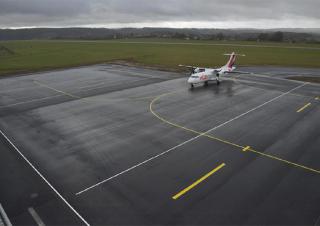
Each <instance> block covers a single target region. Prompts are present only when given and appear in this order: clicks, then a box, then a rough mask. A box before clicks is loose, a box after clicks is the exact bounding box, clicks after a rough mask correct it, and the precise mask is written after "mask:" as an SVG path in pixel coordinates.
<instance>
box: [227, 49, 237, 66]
mask: <svg viewBox="0 0 320 226" xmlns="http://www.w3.org/2000/svg"><path fill="white" fill-rule="evenodd" d="M235 62H236V55H235V53H234V52H233V53H231V55H230V59H229V61H228V63H227V67H228V69H232V66H233V65H234V63H235Z"/></svg>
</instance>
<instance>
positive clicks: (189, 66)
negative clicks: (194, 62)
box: [178, 64, 197, 68]
mask: <svg viewBox="0 0 320 226" xmlns="http://www.w3.org/2000/svg"><path fill="white" fill-rule="evenodd" d="M178 66H179V67H186V68H197V67H196V66H191V65H184V64H179V65H178Z"/></svg>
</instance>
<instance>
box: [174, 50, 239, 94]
mask: <svg viewBox="0 0 320 226" xmlns="http://www.w3.org/2000/svg"><path fill="white" fill-rule="evenodd" d="M223 55H225V56H230V58H229V60H228V62H227V64H226V65H224V66H222V67H221V68H201V67H195V66H188V65H183V64H179V66H180V67H187V68H190V69H191V75H190V77H189V79H188V83H189V84H190V86H191V88H193V87H194V84H199V83H200V84H201V83H203V84H204V86H207V85H208V83H209V81H216V82H217V85H219V84H220V76H221V75H225V74H228V73H245V72H240V71H235V69H236V67H235V66H234V63H235V61H236V57H237V56H245V55H243V54H236V53H234V52H233V53H230V54H229V53H228V54H223Z"/></svg>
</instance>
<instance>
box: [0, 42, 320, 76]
mask: <svg viewBox="0 0 320 226" xmlns="http://www.w3.org/2000/svg"><path fill="white" fill-rule="evenodd" d="M300 47H301V48H300ZM232 51H235V52H239V53H243V54H246V57H240V58H239V59H238V62H237V64H238V65H282V66H294V67H320V61H319V59H320V45H308V44H283V43H257V42H225V41H221V42H217V41H182V40H171V39H167V40H165V39H123V40H110V41H63V40H61V41H8V42H0V75H4V74H15V73H25V72H33V71H42V70H49V69H56V68H64V67H72V66H79V65H89V64H96V63H103V62H110V61H114V60H123V61H128V62H131V63H136V64H140V65H148V66H153V67H158V68H163V69H170V70H179V68H178V67H177V65H178V64H190V65H200V66H211V67H212V66H221V65H223V64H224V63H225V62H226V57H225V56H222V54H223V53H226V52H232Z"/></svg>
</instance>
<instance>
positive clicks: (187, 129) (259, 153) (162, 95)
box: [149, 90, 320, 174]
mask: <svg viewBox="0 0 320 226" xmlns="http://www.w3.org/2000/svg"><path fill="white" fill-rule="evenodd" d="M180 91H181V90H180ZM177 92H179V91H174V92H169V93H164V94H161V95H159V96H157V97H156V98H154V99H153V100H152V101H151V102H150V105H149V110H150V112H151V113H152V114H153V115H154V116H155V117H156V118H158V119H159V120H160V121H162V122H164V123H166V124H169V125H171V126H174V127H176V128H180V129H182V130H185V131H189V132H191V133H195V134H198V135H201V136H204V137H208V138H209V139H212V140H216V141H219V142H222V143H225V144H228V145H231V146H233V147H236V148H240V149H241V150H243V149H245V148H246V147H247V146H243V145H239V144H236V143H233V142H230V141H228V140H225V139H221V138H218V137H215V136H212V135H209V134H207V133H203V132H199V131H196V130H193V129H190V128H187V127H184V126H181V125H178V124H176V123H173V122H170V121H168V120H166V119H165V118H163V117H161V116H160V115H159V114H158V113H156V112H155V111H154V110H153V104H154V103H155V102H156V101H157V100H159V99H160V98H161V97H164V96H167V95H170V94H173V93H177ZM247 151H250V152H252V153H255V154H258V155H261V156H263V157H267V158H270V159H273V160H277V161H280V162H282V163H285V164H287V165H290V166H294V167H298V168H301V169H304V170H307V171H310V172H314V173H318V174H320V170H316V169H313V168H311V167H307V166H304V165H301V164H298V163H294V162H291V161H288V160H285V159H282V158H279V157H277V156H274V155H271V154H265V153H263V152H261V151H257V150H254V149H252V148H251V147H250V148H249V149H248V150H247Z"/></svg>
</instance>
